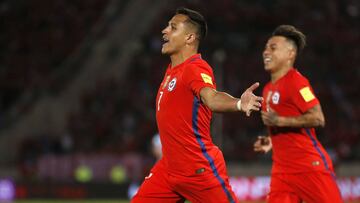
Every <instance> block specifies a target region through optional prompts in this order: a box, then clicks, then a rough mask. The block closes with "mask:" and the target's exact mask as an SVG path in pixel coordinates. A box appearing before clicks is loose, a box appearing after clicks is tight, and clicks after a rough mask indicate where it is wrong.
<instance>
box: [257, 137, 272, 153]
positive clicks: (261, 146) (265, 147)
mask: <svg viewBox="0 0 360 203" xmlns="http://www.w3.org/2000/svg"><path fill="white" fill-rule="evenodd" d="M271 149H272V143H271V138H270V136H258V137H257V140H256V141H255V143H254V151H255V152H262V153H268V152H269V151H270V150H271Z"/></svg>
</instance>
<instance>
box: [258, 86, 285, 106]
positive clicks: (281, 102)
mask: <svg viewBox="0 0 360 203" xmlns="http://www.w3.org/2000/svg"><path fill="white" fill-rule="evenodd" d="M287 88H290V87H286V85H270V86H268V87H267V89H266V91H265V92H264V101H265V106H266V107H267V108H269V107H271V108H280V107H281V106H286V105H290V104H291V101H292V100H291V95H290V94H289V91H288V89H287Z"/></svg>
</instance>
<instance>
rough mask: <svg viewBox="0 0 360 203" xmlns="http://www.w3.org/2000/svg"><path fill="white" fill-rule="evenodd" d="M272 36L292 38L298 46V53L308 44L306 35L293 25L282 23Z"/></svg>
mask: <svg viewBox="0 0 360 203" xmlns="http://www.w3.org/2000/svg"><path fill="white" fill-rule="evenodd" d="M272 36H282V37H285V38H286V39H287V40H290V41H291V42H293V43H294V45H295V46H296V49H297V52H298V53H300V52H301V51H302V50H303V49H304V47H305V45H306V36H305V35H304V34H303V33H302V32H301V31H300V30H298V29H296V28H295V27H294V26H292V25H280V26H279V27H277V28H276V29H275V30H274V32H273V33H272Z"/></svg>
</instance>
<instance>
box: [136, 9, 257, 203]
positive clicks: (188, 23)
mask: <svg viewBox="0 0 360 203" xmlns="http://www.w3.org/2000/svg"><path fill="white" fill-rule="evenodd" d="M206 32H207V25H206V21H205V20H204V18H203V16H202V15H201V14H199V13H198V12H196V11H193V10H190V9H186V8H181V9H178V10H177V12H176V14H175V15H174V16H173V18H172V19H171V20H170V21H169V23H168V25H167V27H166V28H165V29H164V30H163V31H162V34H163V40H164V44H163V46H162V50H161V52H162V54H165V55H168V56H170V60H171V63H170V64H169V66H168V68H167V70H166V73H165V76H164V79H163V81H162V83H161V84H160V87H159V91H158V94H157V98H156V120H157V125H158V129H159V134H160V138H161V143H162V151H163V157H162V158H161V159H160V160H159V161H158V162H157V164H156V165H155V166H154V167H153V169H152V170H151V172H150V174H149V176H147V177H146V178H145V180H144V182H143V184H142V185H141V186H140V189H139V191H138V193H137V194H136V195H135V197H134V198H133V200H132V202H133V203H138V202H141V203H144V202H145V203H147V202H154V203H158V202H162V203H167V202H169V203H170V202H184V201H185V199H187V200H189V201H191V202H193V203H197V202H198V203H204V202H206V203H222V202H238V200H237V199H236V197H235V195H234V193H233V191H232V189H231V187H230V185H229V181H228V176H227V172H226V166H225V161H224V158H223V155H222V152H221V151H220V149H219V148H218V147H216V146H215V145H214V143H213V142H212V139H211V136H210V120H211V117H212V112H234V111H243V112H245V113H246V114H247V115H248V116H250V113H251V112H252V111H259V110H260V107H261V102H262V98H261V97H258V96H255V95H254V94H253V93H252V92H253V90H254V89H256V88H257V87H258V86H259V83H255V84H253V85H252V86H251V87H249V88H248V89H247V90H246V91H245V92H244V93H243V94H242V95H241V98H240V99H239V98H234V97H232V96H230V95H229V94H227V93H224V92H219V91H217V90H216V84H215V80H214V75H213V71H212V69H211V67H210V66H209V64H208V63H207V62H206V61H205V60H203V59H202V57H201V55H200V54H199V53H198V47H199V44H200V41H201V40H203V39H204V37H205V36H206Z"/></svg>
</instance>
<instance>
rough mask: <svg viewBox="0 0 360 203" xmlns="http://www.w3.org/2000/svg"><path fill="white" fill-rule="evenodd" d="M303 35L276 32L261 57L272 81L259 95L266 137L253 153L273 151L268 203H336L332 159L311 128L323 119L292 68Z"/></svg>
mask: <svg viewBox="0 0 360 203" xmlns="http://www.w3.org/2000/svg"><path fill="white" fill-rule="evenodd" d="M305 43H306V41H305V35H304V34H303V33H301V32H300V31H299V30H297V29H296V28H295V27H293V26H291V25H281V26H279V27H277V28H276V29H275V31H274V32H273V34H272V36H271V37H270V39H269V40H268V41H267V44H266V46H265V50H264V52H263V60H264V66H265V70H266V71H267V72H269V73H270V76H271V81H270V82H268V83H267V84H266V86H265V87H264V90H263V97H264V102H263V105H262V112H261V117H262V120H263V123H264V124H265V125H266V126H268V131H269V135H270V136H269V137H259V138H258V140H257V141H256V142H255V144H254V150H255V151H258V152H268V151H270V150H271V148H272V149H273V155H272V159H273V166H272V173H271V184H270V193H269V196H268V199H267V201H268V202H270V203H275V202H276V203H277V202H281V203H298V202H302V201H305V202H307V203H319V202H321V203H339V202H342V199H341V195H340V192H339V189H338V186H337V184H336V180H335V174H334V170H333V166H332V162H331V159H330V157H329V155H328V154H327V153H326V151H325V150H324V148H323V147H322V145H321V144H320V142H319V141H318V140H317V138H316V134H315V130H314V127H323V126H324V125H325V119H324V115H323V112H322V110H321V106H320V103H319V100H318V99H317V98H316V96H315V94H314V92H313V89H312V87H311V85H310V83H309V81H308V80H307V79H306V78H305V77H304V76H303V75H301V74H300V73H299V72H298V70H297V69H295V68H294V61H295V59H296V57H297V55H298V54H299V52H300V51H301V50H302V49H303V48H304V46H305Z"/></svg>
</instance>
